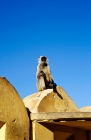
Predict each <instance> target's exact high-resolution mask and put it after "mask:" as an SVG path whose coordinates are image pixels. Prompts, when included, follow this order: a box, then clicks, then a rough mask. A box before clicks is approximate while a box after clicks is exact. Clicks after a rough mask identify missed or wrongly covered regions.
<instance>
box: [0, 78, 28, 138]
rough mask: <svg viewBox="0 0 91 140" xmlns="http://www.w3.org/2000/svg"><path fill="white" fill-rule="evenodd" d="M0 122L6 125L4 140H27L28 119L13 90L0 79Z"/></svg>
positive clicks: (21, 103)
mask: <svg viewBox="0 0 91 140" xmlns="http://www.w3.org/2000/svg"><path fill="white" fill-rule="evenodd" d="M0 121H2V122H5V123H6V132H5V140H29V127H30V123H29V118H28V115H27V111H26V108H25V106H24V103H23V101H22V99H21V98H20V96H19V95H18V93H17V91H16V90H15V88H14V87H13V86H12V85H11V84H10V83H9V82H8V81H7V80H6V79H5V78H3V77H0Z"/></svg>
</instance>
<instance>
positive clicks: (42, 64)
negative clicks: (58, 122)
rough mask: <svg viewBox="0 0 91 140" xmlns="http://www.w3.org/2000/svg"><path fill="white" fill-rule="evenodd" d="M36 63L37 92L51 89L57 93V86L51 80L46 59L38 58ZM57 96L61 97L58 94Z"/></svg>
mask: <svg viewBox="0 0 91 140" xmlns="http://www.w3.org/2000/svg"><path fill="white" fill-rule="evenodd" d="M38 62H39V64H38V66H37V72H36V78H37V89H38V91H42V90H45V89H53V91H54V92H56V93H57V90H56V87H57V85H56V83H54V80H53V78H52V75H51V71H50V67H49V65H48V59H47V57H45V56H40V57H39V59H38ZM58 95H59V96H61V95H60V94H59V93H58ZM61 98H62V96H61Z"/></svg>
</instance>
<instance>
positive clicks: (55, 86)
mask: <svg viewBox="0 0 91 140" xmlns="http://www.w3.org/2000/svg"><path fill="white" fill-rule="evenodd" d="M53 91H54V92H56V93H57V95H58V96H59V97H60V98H61V99H63V97H62V96H61V95H60V94H59V92H58V90H57V84H56V83H54V84H53Z"/></svg>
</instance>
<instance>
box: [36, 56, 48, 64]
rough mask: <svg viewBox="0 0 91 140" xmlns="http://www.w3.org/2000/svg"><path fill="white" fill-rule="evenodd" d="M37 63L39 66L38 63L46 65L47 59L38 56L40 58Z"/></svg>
mask: <svg viewBox="0 0 91 140" xmlns="http://www.w3.org/2000/svg"><path fill="white" fill-rule="evenodd" d="M38 62H39V64H40V63H48V58H47V57H45V56H40V57H39V58H38Z"/></svg>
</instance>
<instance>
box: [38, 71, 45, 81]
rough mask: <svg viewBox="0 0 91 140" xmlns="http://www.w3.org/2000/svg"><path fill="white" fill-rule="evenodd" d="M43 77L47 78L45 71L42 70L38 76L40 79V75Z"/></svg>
mask: <svg viewBox="0 0 91 140" xmlns="http://www.w3.org/2000/svg"><path fill="white" fill-rule="evenodd" d="M41 76H42V77H43V78H44V79H45V78H46V75H45V73H44V72H43V71H40V73H39V74H38V76H37V78H38V79H39V78H40V77H41Z"/></svg>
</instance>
